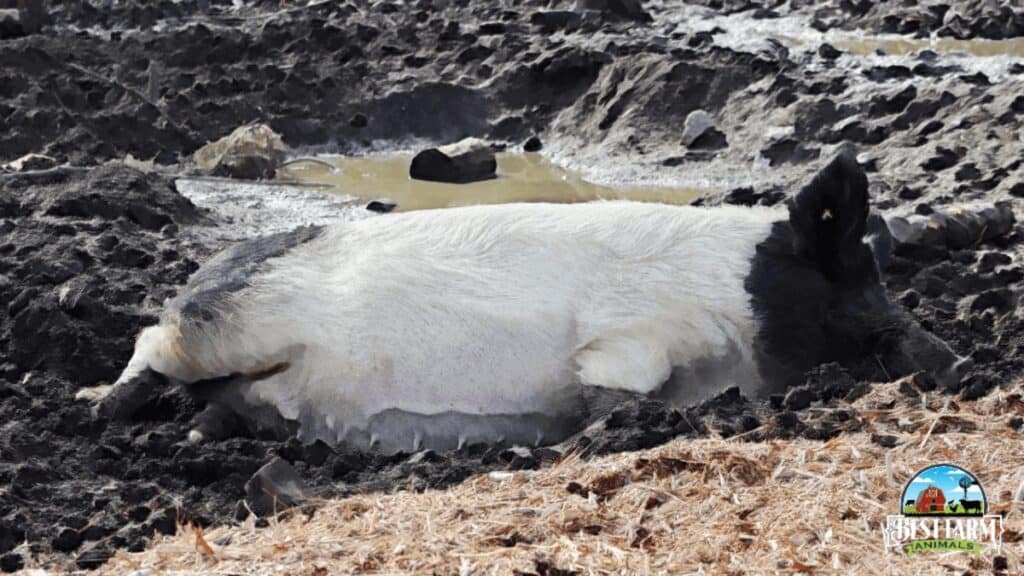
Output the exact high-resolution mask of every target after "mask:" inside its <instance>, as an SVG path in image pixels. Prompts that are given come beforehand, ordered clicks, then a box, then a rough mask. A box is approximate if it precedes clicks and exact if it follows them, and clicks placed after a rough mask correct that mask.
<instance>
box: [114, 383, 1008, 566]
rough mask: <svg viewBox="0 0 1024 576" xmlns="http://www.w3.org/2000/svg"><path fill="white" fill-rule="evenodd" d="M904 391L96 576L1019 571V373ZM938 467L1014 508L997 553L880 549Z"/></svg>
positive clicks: (381, 503) (233, 540)
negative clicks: (803, 433)
mask: <svg viewBox="0 0 1024 576" xmlns="http://www.w3.org/2000/svg"><path fill="white" fill-rule="evenodd" d="M900 387H901V383H899V382H897V383H890V384H882V385H878V386H876V387H875V388H874V389H873V390H872V392H871V393H870V394H868V395H867V396H865V397H862V398H861V399H859V400H857V401H856V403H855V404H854V407H855V408H856V409H857V413H858V415H859V416H858V417H859V418H862V419H863V420H864V421H865V428H864V430H865V431H864V432H858V433H853V434H843V435H841V436H838V437H836V438H834V439H832V440H830V441H828V442H815V441H809V440H804V439H798V440H785V441H784V440H773V441H768V442H763V443H751V442H745V441H743V440H742V439H736V438H733V439H721V438H711V439H703V440H679V441H674V442H672V443H670V444H667V445H665V446H662V447H660V448H657V449H653V450H648V451H643V452H636V453H625V454H617V455H613V456H608V457H602V458H596V459H593V460H581V459H577V458H569V459H567V460H565V461H563V462H561V463H559V464H557V465H555V466H553V467H549V468H546V469H543V470H540V471H536V472H515V473H510V472H500V473H492V474H490V475H486V476H480V477H477V478H474V479H472V480H470V481H467V482H465V483H463V484H462V485H459V486H456V487H454V488H452V489H450V490H447V491H443V492H439V491H428V492H425V493H419V494H417V493H409V492H402V493H396V494H388V495H382V494H373V495H365V496H357V497H352V498H346V499H343V500H338V501H330V502H322V503H319V505H318V506H317V507H316V508H315V509H314V510H313V511H312V512H309V513H307V514H301V513H296V514H293V515H292V516H291V517H289V518H284V519H280V520H274V521H272V522H271V525H270V527H268V528H264V529H255V528H254V527H253V526H252V524H251V521H250V524H248V525H246V526H243V527H221V528H216V529H212V530H209V531H207V532H206V533H205V534H203V533H201V532H199V531H198V530H195V529H193V528H182V529H181V530H180V531H179V534H178V535H177V536H175V537H168V538H161V539H158V540H156V541H155V542H154V544H153V545H152V546H151V547H150V549H148V550H146V551H145V552H142V553H139V554H129V553H125V552H119V553H118V554H117V555H116V556H115V557H114V558H113V559H112V560H111V562H110V563H109V564H108V565H106V566H105V567H104V568H102V569H101V570H100V573H103V574H124V573H128V572H131V571H134V570H147V571H148V573H149V574H164V573H186V574H213V573H217V574H293V575H310V576H312V575H324V574H349V573H415V574H423V573H440V574H455V573H459V574H512V573H525V574H541V575H543V574H549V575H550V574H570V573H577V572H578V573H581V574H591V573H644V574H646V573H651V574H657V573H668V574H687V573H707V574H767V573H773V574H793V573H807V574H834V573H842V574H848V573H860V574H931V573H946V572H948V571H950V570H955V571H957V572H960V573H963V572H967V571H971V572H974V573H977V572H986V573H988V572H991V571H993V570H996V571H999V570H1000V569H1007V570H1008V572H1009V573H1020V571H1021V567H1022V564H1021V557H1022V555H1024V547H1022V544H1021V539H1022V535H1024V510H1022V505H1024V502H1021V500H1022V499H1024V494H1022V493H1021V491H1022V482H1024V458H1022V456H1024V443H1022V442H1021V435H1020V433H1019V432H1018V431H1017V430H1018V429H1019V428H1020V426H1021V424H1022V422H1024V420H1022V418H1024V398H1022V391H1024V383H1018V384H1017V385H1015V386H1013V387H1011V388H1010V389H1007V390H997V391H995V392H993V393H992V394H990V395H989V396H988V397H986V398H983V399H981V400H979V401H977V402H960V403H958V402H957V401H955V400H954V399H952V398H950V397H948V396H941V395H935V394H926V395H923V396H915V395H913V394H914V393H910V395H908V392H910V390H909V389H908V386H907V385H906V384H905V383H903V390H902V391H901V389H900ZM846 408H849V407H848V406H847V407H846ZM822 410H827V409H822ZM893 442H895V446H893V447H891V448H885V447H883V445H887V444H892V443H893ZM940 462H952V463H956V464H959V465H962V466H964V467H965V468H967V469H968V470H970V471H971V472H973V473H974V474H976V475H977V476H978V478H979V479H980V480H981V482H982V483H983V485H984V487H985V490H986V492H987V494H988V498H989V502H990V513H1001V514H1004V515H1005V524H1004V525H1005V528H1006V532H1005V533H1004V544H1003V548H1002V551H1001V552H999V553H998V554H996V553H991V552H986V553H984V554H982V555H970V554H966V553H945V554H927V555H921V556H913V557H908V556H906V555H904V554H903V553H896V552H886V551H885V550H884V547H883V540H882V534H881V531H880V528H879V527H880V525H881V524H882V523H883V522H884V521H885V516H886V515H887V514H894V513H896V512H897V511H898V508H899V501H900V497H901V492H902V490H903V486H904V483H905V482H907V481H908V480H909V479H910V478H911V477H912V476H913V475H914V473H915V472H916V471H917V470H919V469H921V468H923V467H925V466H928V465H931V464H935V463H940Z"/></svg>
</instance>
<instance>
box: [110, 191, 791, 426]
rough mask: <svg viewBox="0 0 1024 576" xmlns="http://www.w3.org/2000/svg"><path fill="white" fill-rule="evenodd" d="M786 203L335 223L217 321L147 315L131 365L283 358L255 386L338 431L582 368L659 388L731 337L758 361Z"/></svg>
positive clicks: (474, 400) (544, 402) (583, 372)
mask: <svg viewBox="0 0 1024 576" xmlns="http://www.w3.org/2000/svg"><path fill="white" fill-rule="evenodd" d="M781 217H783V214H782V213H780V212H778V211H774V210H767V209H751V208H734V207H722V208H711V209H707V208H695V207H676V206H666V205H658V204H640V203H631V202H598V203H590V204H585V205H551V204H517V205H504V206H477V207H467V208H457V209H448V210H433V211H423V212H412V213H404V214H395V215H389V216H386V217H379V218H371V219H367V220H362V221H357V222H350V223H345V224H341V225H337V226H335V227H331V228H328V229H326V230H325V231H324V232H323V233H322V234H321V235H320V236H318V237H317V238H315V239H313V240H311V241H309V242H307V243H305V244H302V245H299V246H297V247H295V248H293V249H291V250H289V251H288V252H286V253H285V254H284V255H283V256H280V257H277V258H273V259H271V260H268V261H267V262H266V263H265V264H264V265H263V270H262V271H261V272H260V273H259V274H258V275H256V276H255V277H253V278H252V279H251V285H250V286H249V287H246V288H244V289H242V290H240V291H238V292H235V293H230V294H226V295H225V300H226V305H225V307H224V309H225V310H228V312H227V313H225V314H224V315H223V317H222V318H220V319H218V320H217V321H215V322H214V323H211V325H206V326H201V329H200V330H198V331H197V330H189V329H185V328H184V327H179V326H175V325H173V322H170V323H169V321H168V320H166V319H165V320H164V325H161V326H159V327H156V328H150V329H147V331H146V333H144V334H143V335H142V336H141V337H140V341H139V345H138V347H137V349H136V354H135V357H133V358H132V361H131V363H130V364H129V366H128V368H127V369H126V376H127V374H128V372H130V371H136V370H139V369H140V368H142V367H145V366H149V367H152V368H153V369H155V370H157V371H160V372H163V373H165V374H167V375H169V376H171V377H174V378H177V379H179V380H184V381H186V382H188V381H196V380H200V379H204V378H211V377H218V376H223V375H227V374H232V373H246V372H251V371H259V370H265V369H266V368H267V367H269V366H273V365H274V364H276V363H278V362H282V361H283V362H288V363H290V368H289V369H288V370H286V371H284V372H282V373H280V374H276V375H274V376H271V377H270V378H267V379H264V380H261V381H259V382H257V383H255V384H254V385H253V388H252V389H251V390H250V395H251V396H254V397H257V398H259V399H260V400H262V401H265V402H269V403H271V404H272V405H274V406H276V407H277V409H278V410H279V411H280V412H281V414H282V415H283V416H285V417H287V418H291V419H300V420H301V419H302V413H303V412H304V411H311V412H312V413H314V414H315V415H316V416H317V417H318V418H322V420H323V422H324V423H325V424H326V425H327V427H328V428H329V429H331V430H332V431H334V433H335V434H336V436H337V438H338V439H340V438H343V437H344V436H345V434H346V432H347V431H348V430H350V429H365V428H366V427H367V423H368V422H369V419H370V418H371V417H372V416H373V415H375V414H378V413H380V412H382V411H385V410H388V409H397V410H400V411H406V412H410V413H417V414H438V413H443V412H447V411H451V412H458V413H463V414H471V415H484V414H505V415H509V414H511V415H515V414H527V413H540V414H549V415H556V414H558V413H559V411H560V410H562V409H564V407H563V406H561V404H562V403H563V402H564V398H565V396H566V395H567V394H568V395H571V394H572V390H573V389H574V388H575V389H578V387H579V386H580V385H581V384H582V385H584V386H601V387H607V388H616V389H623V390H630V391H635V392H640V393H646V392H651V391H654V390H656V389H657V388H658V387H659V386H660V385H661V384H662V383H663V382H664V381H665V380H666V378H667V377H668V376H669V373H670V371H671V370H672V368H673V367H677V366H687V365H691V364H692V363H693V362H695V361H698V360H706V359H713V358H717V357H725V356H726V355H727V354H728V351H729V350H733V351H735V350H738V351H739V352H740V358H741V360H742V361H743V362H745V363H752V361H751V344H752V339H753V334H754V330H755V326H754V319H753V317H752V312H751V308H750V295H749V294H748V293H747V292H746V291H745V289H744V285H743V283H744V278H745V276H746V275H747V273H748V272H749V269H750V263H751V259H752V257H753V255H754V251H755V246H756V245H757V243H758V242H760V241H761V240H763V239H764V238H765V237H767V236H768V234H769V231H770V227H771V224H772V222H773V221H776V220H778V219H780V218H781ZM126 376H123V377H122V380H123V379H124V378H125V377H126ZM412 442H413V439H412V438H410V439H408V443H410V444H411V443H412Z"/></svg>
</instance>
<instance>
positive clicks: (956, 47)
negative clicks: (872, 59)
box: [834, 37, 1024, 58]
mask: <svg viewBox="0 0 1024 576" xmlns="http://www.w3.org/2000/svg"><path fill="white" fill-rule="evenodd" d="M834 44H835V46H836V47H837V48H839V49H841V50H846V51H847V52H852V53H853V54H858V55H868V54H874V53H876V52H877V51H879V50H881V51H882V52H884V53H886V54H891V55H896V56H902V55H908V54H916V53H917V52H920V51H921V50H932V51H935V52H940V53H952V52H962V53H964V54H969V55H971V56H978V57H983V58H988V57H996V56H1012V57H1018V58H1024V38H1014V39H1012V40H957V39H955V38H930V39H920V40H917V39H908V38H900V37H894V38H886V37H876V38H856V39H855V38H840V39H837V40H836V41H835V42H834Z"/></svg>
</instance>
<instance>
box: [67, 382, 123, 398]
mask: <svg viewBox="0 0 1024 576" xmlns="http://www.w3.org/2000/svg"><path fill="white" fill-rule="evenodd" d="M113 388H114V386H113V385H112V384H102V385H100V386H93V387H92V388H82V389H81V390H79V391H78V392H76V393H75V400H84V401H86V402H99V401H100V400H102V399H104V398H106V397H107V395H108V394H110V391H111V390H112V389H113Z"/></svg>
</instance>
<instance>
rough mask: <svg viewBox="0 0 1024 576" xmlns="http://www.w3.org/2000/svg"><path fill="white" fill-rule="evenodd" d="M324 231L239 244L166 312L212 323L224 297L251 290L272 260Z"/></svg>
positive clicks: (194, 281)
mask: <svg viewBox="0 0 1024 576" xmlns="http://www.w3.org/2000/svg"><path fill="white" fill-rule="evenodd" d="M322 231H323V227H322V226H301V227H299V228H296V229H294V230H289V231H288V232H279V233H277V234H271V235H268V236H261V237H259V238H254V239H252V240H246V241H244V242H239V243H238V244H235V245H234V246H232V247H230V248H228V249H227V250H224V251H223V252H221V253H220V254H217V255H216V256H215V257H214V258H213V259H211V260H210V261H209V262H207V263H206V264H204V265H203V266H202V267H201V268H200V269H199V270H198V271H197V272H196V273H195V274H194V275H193V276H192V277H191V278H190V279H189V281H188V285H186V286H185V287H184V288H183V289H182V292H181V293H180V294H178V296H177V297H176V298H174V299H173V300H172V301H171V302H170V304H169V305H168V306H167V310H166V311H165V312H164V314H165V317H167V316H170V317H171V318H175V319H176V318H180V319H181V320H183V321H186V322H210V321H212V320H214V319H216V318H217V317H218V315H219V313H220V312H221V311H222V309H223V305H224V296H225V295H226V294H230V293H232V292H237V291H239V290H241V289H243V288H245V287H246V286H248V284H249V281H250V279H251V278H252V277H253V276H254V275H255V274H256V273H257V272H258V271H259V270H260V268H261V267H262V265H263V263H264V262H266V261H267V260H269V259H271V258H276V257H278V256H281V255H283V254H284V253H285V252H287V251H289V250H291V249H292V248H295V247H296V246H299V245H301V244H305V243H306V242H309V241H310V240H312V239H314V238H316V237H317V236H319V235H320V233H321V232H322Z"/></svg>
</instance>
